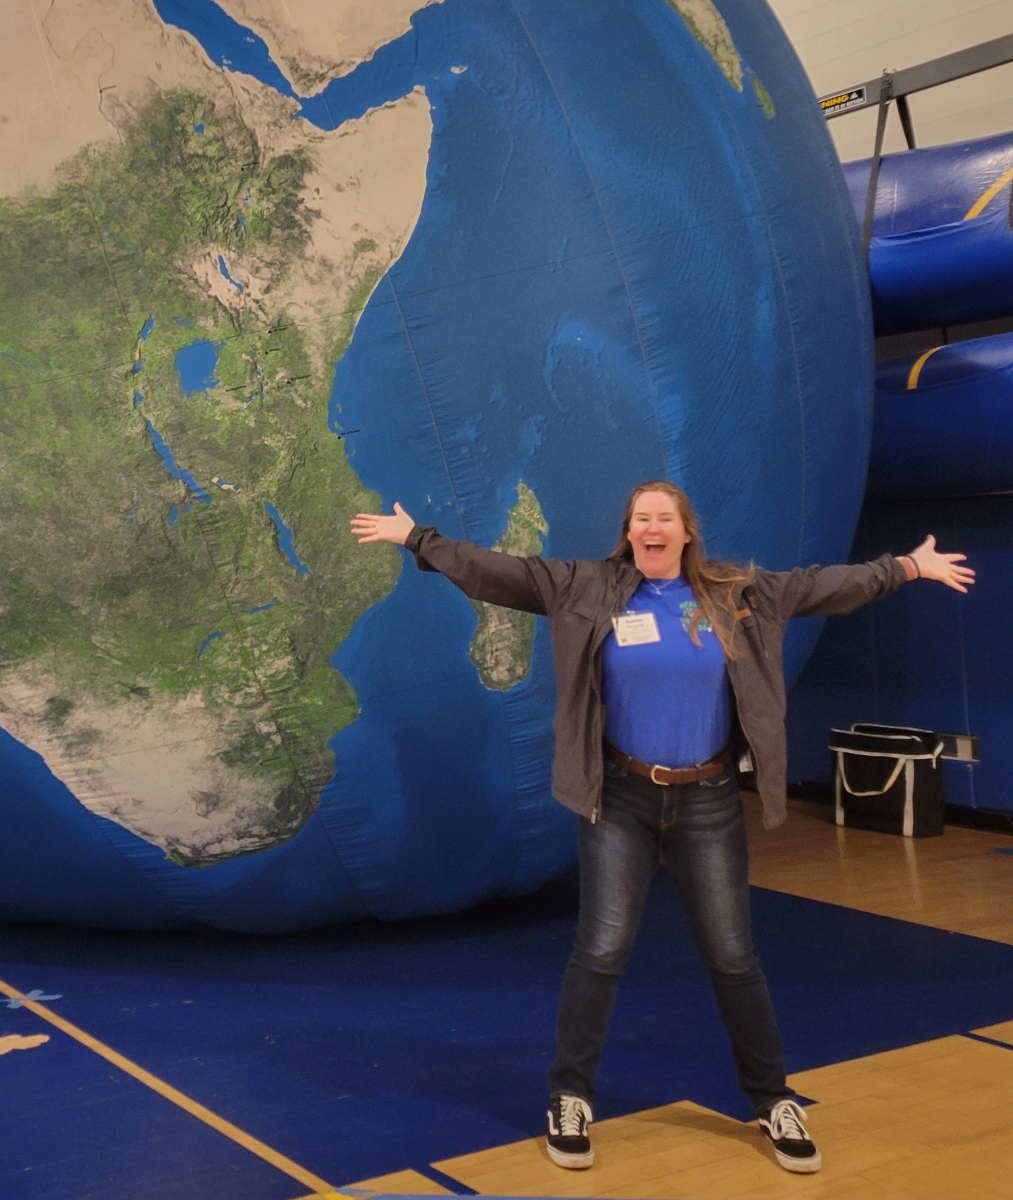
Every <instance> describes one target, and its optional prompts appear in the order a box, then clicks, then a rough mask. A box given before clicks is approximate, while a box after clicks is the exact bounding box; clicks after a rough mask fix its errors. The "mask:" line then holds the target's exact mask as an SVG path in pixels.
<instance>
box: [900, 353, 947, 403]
mask: <svg viewBox="0 0 1013 1200" xmlns="http://www.w3.org/2000/svg"><path fill="white" fill-rule="evenodd" d="M937 350H942V346H933V347H932V349H931V350H926V351H925V353H924V354H923V355H922V356H921V357H920V358H916V359H915V362H914V366H913V367H912V368H911V371H910V374H909V375H908V377H907V390H908V391H909V392H913V391H914V390H915V388H916V387H917V386H918V379H919V377H920V376H921V373H922V367H924V366H925V364H926V363H927V362H928V360H929V359H930V358H931V357H932V355H933V354H935V352H936V351H937Z"/></svg>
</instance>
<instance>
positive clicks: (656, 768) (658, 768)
mask: <svg viewBox="0 0 1013 1200" xmlns="http://www.w3.org/2000/svg"><path fill="white" fill-rule="evenodd" d="M667 770H668V767H663V766H662V765H661V764H660V763H655V764H654V766H653V767H651V783H653V784H655V785H656V786H657V787H668V784H667V783H662V782H661V780H660V779H655V778H654V772H655V771H667Z"/></svg>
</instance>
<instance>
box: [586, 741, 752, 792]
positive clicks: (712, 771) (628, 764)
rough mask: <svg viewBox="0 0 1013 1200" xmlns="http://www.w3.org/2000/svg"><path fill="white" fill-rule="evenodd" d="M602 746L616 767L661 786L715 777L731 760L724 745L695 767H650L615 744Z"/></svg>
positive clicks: (606, 743) (605, 743)
mask: <svg viewBox="0 0 1013 1200" xmlns="http://www.w3.org/2000/svg"><path fill="white" fill-rule="evenodd" d="M602 746H603V751H604V754H605V757H606V758H607V759H608V761H609V762H611V763H615V764H616V766H617V767H625V768H626V770H627V771H632V772H633V774H634V775H643V776H644V777H645V778H646V779H649V780H650V781H651V783H657V784H659V785H660V786H661V787H673V786H675V785H676V784H681V783H700V782H702V781H703V780H704V779H717V777H718V776H719V775H720V774H721V773H722V772H723V771H724V769H725V768H726V767H727V766H728V764H729V763H730V762H731V761H732V756H731V754H730V753H729V751H728V749H727V747H726V748H725V749H724V750H722V751H721V753H720V754H715V755H714V757H713V758H708V759H707V761H706V762H702V763H698V764H697V765H696V766H695V767H660V766H658V765H657V764H655V765H654V766H653V767H652V766H651V764H650V763H645V762H641V761H640V759H639V758H633V756H632V755H630V754H624V753H623V752H622V751H621V750H617V749H616V748H615V746H610V745H609V744H608V742H604V743H603V744H602Z"/></svg>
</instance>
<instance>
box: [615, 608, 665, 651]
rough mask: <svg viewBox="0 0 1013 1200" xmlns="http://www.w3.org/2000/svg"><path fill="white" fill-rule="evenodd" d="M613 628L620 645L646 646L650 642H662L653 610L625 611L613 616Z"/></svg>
mask: <svg viewBox="0 0 1013 1200" xmlns="http://www.w3.org/2000/svg"><path fill="white" fill-rule="evenodd" d="M612 628H613V629H614V630H615V632H616V641H617V642H618V643H619V645H620V646H644V645H646V644H647V643H648V642H660V641H661V632H660V631H659V629H658V621H657V618H656V617H655V615H654V613H652V612H643V613H632V612H631V613H623V615H622V616H621V617H613V618H612Z"/></svg>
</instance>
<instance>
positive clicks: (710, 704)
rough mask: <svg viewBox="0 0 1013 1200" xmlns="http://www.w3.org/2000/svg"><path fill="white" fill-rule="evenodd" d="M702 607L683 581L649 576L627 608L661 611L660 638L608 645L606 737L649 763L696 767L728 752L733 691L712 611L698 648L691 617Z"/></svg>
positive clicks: (704, 623) (611, 637)
mask: <svg viewBox="0 0 1013 1200" xmlns="http://www.w3.org/2000/svg"><path fill="white" fill-rule="evenodd" d="M698 608H699V604H698V603H697V599H696V597H695V596H694V595H693V590H692V588H691V587H690V586H689V584H688V583H687V582H686V580H685V577H684V576H682V575H680V576H679V577H678V579H672V580H664V579H662V580H651V579H645V580H644V582H643V583H642V584H641V585H640V586H639V587H638V588H637V590H636V591H635V592H634V594H633V596H632V598H631V599H630V602H629V604H628V605H627V612H653V613H654V616H655V619H656V620H657V622H658V631H659V633H660V634H661V641H660V642H648V643H646V644H643V645H640V646H620V645H619V644H618V642H617V641H616V637H615V634H614V633H610V634H609V635H608V637H607V638H606V639H605V643H604V645H603V647H602V682H603V686H604V700H605V705H606V713H605V740H606V741H607V742H609V743H610V744H611V745H613V746H615V748H616V749H617V750H622V751H623V753H624V754H632V755H633V757H634V758H639V759H640V760H641V761H642V762H646V763H652V764H654V763H657V764H660V765H661V766H663V767H689V766H692V765H693V764H694V763H699V762H703V761H704V760H705V759H708V758H711V757H712V756H713V755H715V754H717V753H718V751H719V750H722V749H723V748H724V747H725V746H726V745H727V743H728V738H729V734H730V732H731V714H732V704H731V693H730V687H729V682H728V673H727V671H726V670H725V658H724V653H723V651H722V649H721V643H720V642H719V641H718V639H717V635H716V634H715V633H714V631H713V629H712V628H711V625H710V622H709V621H708V620H707V618H706V617H704V618H703V619H702V620H701V621H700V623H699V624H698V625H697V635H698V637H699V638H700V641H701V642H702V643H703V647H702V648H701V647H698V646H694V645H693V642H692V641H691V640H690V636H689V626H690V622H691V621H692V620H693V616H694V614H695V613H696V611H697V609H698Z"/></svg>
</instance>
